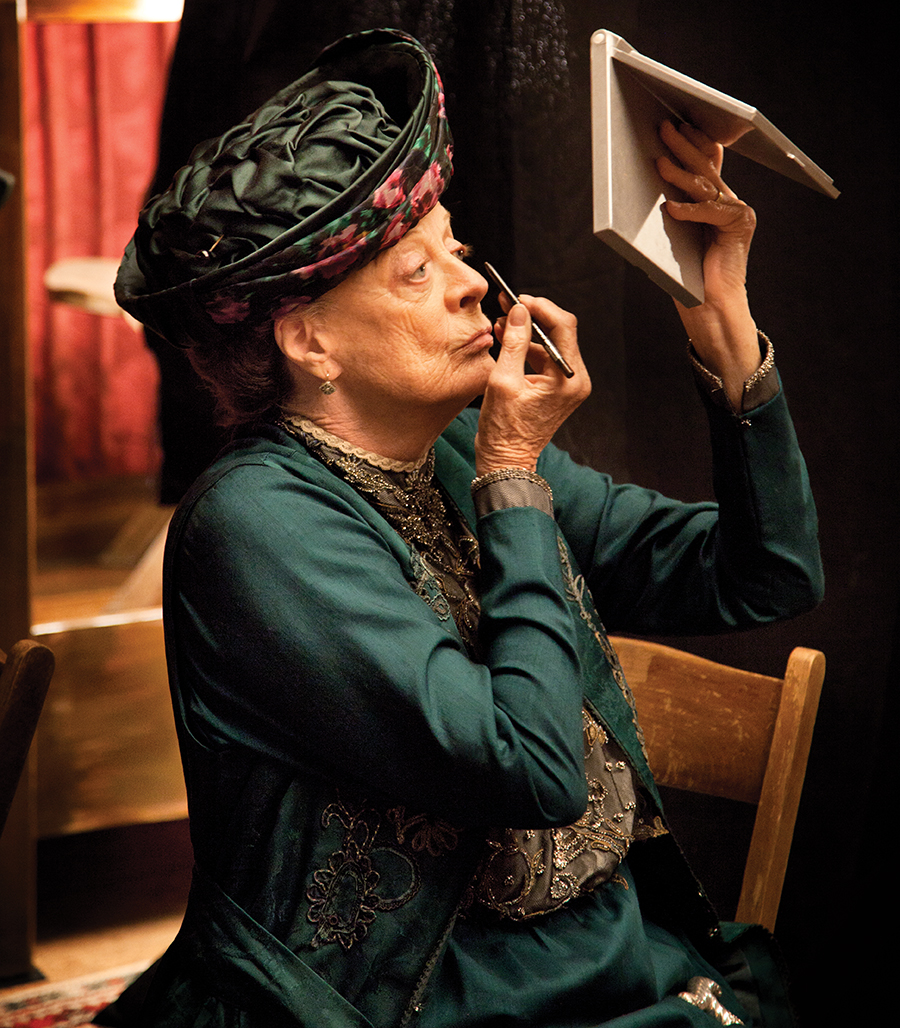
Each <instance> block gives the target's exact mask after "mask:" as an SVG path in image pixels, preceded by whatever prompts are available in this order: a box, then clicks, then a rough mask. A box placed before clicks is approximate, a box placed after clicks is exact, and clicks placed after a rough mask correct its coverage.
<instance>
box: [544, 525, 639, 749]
mask: <svg viewBox="0 0 900 1028" xmlns="http://www.w3.org/2000/svg"><path fill="white" fill-rule="evenodd" d="M556 543H557V546H558V547H559V559H560V562H561V563H562V571H563V579H564V580H565V583H566V595H567V596H568V597H569V599H570V600H572V602H573V603H575V604H577V606H578V611H579V613H580V614H581V620H582V621H584V622H585V624H586V625H587V626H588V628H590V630H591V632H592V633H593V636H594V639H595V640H596V641H597V644H598V645H599V646H600V649H601V650H603V655H604V656H605V657H606V662H607V663H608V664H609V667H610V670H611V671H612V676H613V679H614V680H615V683H616V685H617V686H618V687H619V691H620V692H621V693H622V695H623V696H624V697H625V700H626V702H627V703H628V706H629V707H630V708H631V723H632V724H633V725H634V730H635V732H636V733H637V738H638V742H639V743H640V744H641V752H642V753H643V754H644V759H645V760H646V759H647V745H646V742H645V740H644V732H643V730H642V728H641V726H640V723H639V722H638V716H637V707H636V706H635V704H634V694H633V693H632V691H631V687H630V686H629V685H628V682H626V681H625V672H624V671H623V670H622V665H621V664H620V663H619V658H618V656H617V655H616V651H615V650H614V649H613V647H612V643H610V641H609V639H608V638H607V637H606V632H605V630H604V628H603V625H602V624H600V622H599V621H596V622H595V620H594V614H592V613H591V611H592V610H595V607H594V602H593V600H592V599H591V593H590V590H589V589H588V587H587V583H586V582H585V580H584V575H577V576H576V575H575V574H574V573H573V571H572V562H571V560H570V559H569V551H568V548H567V547H566V544H565V542H564V541H563V539H562V537H561V536H559V535H558V536H557V537H556ZM585 596H586V597H587V602H585Z"/></svg>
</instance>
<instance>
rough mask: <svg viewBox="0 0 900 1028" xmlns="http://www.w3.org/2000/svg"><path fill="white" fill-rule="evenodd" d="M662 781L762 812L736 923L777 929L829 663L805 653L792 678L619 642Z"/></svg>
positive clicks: (800, 651)
mask: <svg viewBox="0 0 900 1028" xmlns="http://www.w3.org/2000/svg"><path fill="white" fill-rule="evenodd" d="M610 641H611V642H612V644H613V646H614V647H615V649H616V652H617V653H618V655H619V659H620V661H621V662H622V667H623V669H624V671H625V677H626V678H627V680H628V683H629V685H630V686H631V688H632V690H633V692H634V696H635V703H636V705H637V710H638V717H639V719H640V723H641V726H642V728H643V731H644V736H645V739H646V742H647V752H648V756H649V760H650V765H651V767H652V769H653V773H654V775H655V776H656V780H657V781H658V782H659V783H660V784H662V785H667V786H672V787H674V788H676V789H685V790H688V791H690V792H699V793H705V794H707V795H711V796H721V797H725V798H727V799H732V800H742V801H744V802H747V803H753V804H756V807H757V810H756V820H755V822H754V828H753V835H752V838H751V842H750V850H749V853H748V855H747V862H746V865H745V868H744V878H743V884H742V887H741V895H740V900H739V901H738V908H737V913H736V915H735V917H736V920H738V921H743V922H749V923H753V924H761V925H763V926H764V927H766V928H768V929H769V930H770V931H772V930H773V928H774V926H775V919H776V917H777V914H778V904H779V902H780V900H781V890H782V886H783V884H784V875H785V871H786V869H787V862H788V855H789V853H790V848H791V840H792V838H793V834H794V822H795V821H796V818H797V808H798V806H799V804H800V793H801V790H802V788H803V778H804V775H805V774H806V761H807V758H808V756H809V748H810V744H811V742H812V733H813V725H814V723H815V719H816V711H817V709H818V705H819V695H820V693H821V690H822V681H823V679H824V677H825V655H824V654H823V653H821V652H820V651H819V650H811V649H806V648H805V647H802V646H798V647H797V648H796V649H795V650H794V651H793V652H792V653H791V655H790V657H789V658H788V662H787V668H786V670H785V675H784V678H770V677H768V676H767V675H759V674H756V673H754V672H752V671H742V670H740V669H739V668H733V667H728V666H726V665H724V664H717V663H715V662H714V661H711V660H706V659H705V658H703V657H698V656H696V655H695V654H692V653H686V652H684V651H683V650H676V649H673V648H672V647H671V646H663V645H661V644H659V643H652V642H647V641H644V640H638V639H626V638H621V637H612V638H611V640H610Z"/></svg>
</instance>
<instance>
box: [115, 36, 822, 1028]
mask: <svg viewBox="0 0 900 1028" xmlns="http://www.w3.org/2000/svg"><path fill="white" fill-rule="evenodd" d="M661 132H662V138H663V140H664V141H665V143H666V144H667V146H668V148H669V150H670V152H671V155H672V156H671V157H668V158H663V159H661V160H660V162H659V170H660V172H661V174H662V175H663V176H664V178H665V179H666V180H667V181H669V182H670V183H671V184H673V185H674V186H676V187H678V188H680V189H681V190H682V191H683V193H684V195H685V197H686V200H685V202H680V203H675V202H669V203H668V211H669V214H670V215H671V216H672V217H673V218H680V219H685V220H692V221H697V222H702V223H704V224H705V225H707V226H709V236H710V240H711V241H710V245H709V250H708V253H707V255H706V261H705V276H706V293H707V300H706V302H705V303H704V305H703V306H701V307H698V308H695V309H693V310H682V311H681V312H680V313H681V316H682V318H683V320H684V323H685V325H686V327H687V330H688V333H689V335H690V338H691V340H692V343H693V350H692V360H693V362H694V364H695V370H696V373H697V377H698V380H699V382H700V384H701V392H703V393H704V396H705V397H706V400H707V407H708V410H709V418H710V423H711V428H712V438H713V452H714V460H715V469H716V476H715V480H716V489H717V495H718V504H712V503H702V504H692V505H687V504H682V503H678V502H674V501H670V500H666V499H664V498H663V497H661V496H659V495H657V494H655V493H652V492H648V491H646V490H643V489H640V488H637V487H634V486H616V485H613V484H611V483H610V481H609V480H608V479H607V478H606V477H605V476H603V475H601V474H599V473H597V472H595V471H592V470H589V469H586V468H582V467H578V466H576V465H575V464H574V463H573V462H572V461H571V460H570V459H569V458H568V457H567V456H566V455H565V454H564V453H561V452H559V451H558V450H557V449H555V448H554V447H553V446H552V445H550V439H551V437H552V436H553V434H554V432H555V430H556V429H557V428H558V427H559V426H560V424H561V423H562V422H563V421H564V419H565V418H566V417H567V415H568V414H569V413H570V412H571V411H572V410H573V409H574V408H575V407H576V406H577V405H578V404H579V403H580V402H581V401H582V400H583V399H584V398H585V397H586V396H587V394H588V392H589V389H590V386H589V382H588V378H587V375H586V373H585V370H584V366H583V364H582V362H581V359H580V357H579V353H578V346H577V339H576V324H575V319H574V318H573V317H572V316H571V315H570V314H567V313H565V312H564V311H562V310H560V309H559V308H558V307H556V306H555V305H554V304H553V303H551V302H550V301H549V300H546V299H541V298H536V297H523V298H522V299H521V302H519V303H517V304H515V305H513V306H512V307H509V308H508V310H507V314H506V317H505V318H503V319H501V320H500V321H499V322H498V324H497V325H496V326H495V327H494V331H495V332H496V336H497V339H498V340H499V342H500V344H501V348H500V353H499V357H498V358H497V359H496V360H495V359H494V357H493V356H492V354H491V347H492V343H493V342H494V338H493V332H492V326H491V324H490V322H489V321H488V319H487V318H486V317H485V315H484V314H483V313H482V311H481V306H480V304H481V301H482V299H483V298H484V296H485V293H486V291H487V285H486V282H485V280H484V279H483V278H482V277H481V275H480V274H478V273H477V272H476V271H475V270H474V269H473V268H472V267H471V266H470V265H469V264H467V263H466V256H467V248H466V246H465V245H464V244H463V243H462V242H460V241H458V240H457V239H456V238H455V236H454V233H453V228H452V225H451V221H450V217H449V215H448V213H447V211H446V210H445V209H444V208H443V207H442V206H441V204H440V203H439V197H440V195H441V192H442V190H443V189H444V186H445V185H446V183H447V181H448V178H449V176H450V157H451V145H450V136H449V132H448V129H447V124H446V120H445V115H444V110H443V103H442V95H441V87H440V82H439V79H438V77H437V73H436V71H435V69H434V67H433V65H432V63H431V61H430V59H429V58H428V56H427V54H426V53H425V52H424V51H423V50H422V49H421V48H420V47H419V46H418V45H417V44H416V43H415V41H413V40H412V39H409V38H408V37H406V36H403V35H402V34H400V33H396V32H391V31H378V32H374V33H364V34H362V35H360V36H355V37H348V38H347V39H344V40H341V41H339V42H338V43H337V44H335V45H334V46H333V47H331V48H330V49H329V50H327V51H325V53H324V54H323V55H322V56H321V57H320V59H319V61H318V62H317V64H316V65H315V67H314V68H313V69H312V70H311V71H310V72H309V73H308V74H307V75H306V76H304V77H303V78H302V79H300V80H299V81H298V82H296V83H295V84H294V85H292V86H291V87H289V88H288V89H286V90H284V91H282V92H281V93H279V94H278V95H277V96H276V97H274V98H273V99H272V100H271V101H270V102H269V103H268V104H266V105H265V106H264V107H263V108H261V109H260V110H259V111H258V112H257V113H256V114H255V115H254V116H253V117H252V118H250V119H249V120H248V121H247V122H245V123H244V124H242V125H239V126H237V127H236V128H234V129H233V130H231V131H230V132H229V133H227V134H226V135H225V136H223V137H222V138H221V139H218V140H216V141H214V142H212V143H208V144H205V145H204V146H203V147H201V148H198V150H197V151H195V153H194V155H193V156H192V160H191V163H190V164H189V165H188V166H187V167H185V168H183V169H182V170H181V171H180V172H179V173H178V175H177V176H176V178H175V180H174V182H173V184H172V186H171V187H170V189H169V190H168V191H167V192H166V193H164V194H162V195H161V196H158V197H157V198H155V199H154V200H153V201H152V202H151V203H150V204H149V205H148V207H147V208H146V209H145V210H144V212H143V213H142V215H141V220H140V225H139V228H138V230H137V233H136V235H135V237H134V240H133V242H132V244H131V245H130V246H129V249H128V251H127V253H126V256H125V259H124V262H123V265H122V269H121V272H120V276H119V280H118V283H117V291H118V296H119V298H120V302H121V303H122V305H123V306H124V307H125V308H126V309H127V310H129V311H131V312H132V313H133V314H134V315H135V316H137V317H138V318H140V319H142V320H143V321H145V322H146V323H147V324H148V325H150V326H151V327H153V328H154V329H156V330H157V331H159V332H161V333H162V334H163V335H165V336H166V337H167V338H168V339H169V340H170V341H171V342H173V343H176V344H178V345H181V346H185V347H187V348H188V352H189V355H190V357H191V360H192V361H193V363H194V365H195V366H196V367H197V368H198V370H199V371H200V372H201V373H202V374H203V375H204V376H205V378H206V379H207V380H208V381H209V382H210V384H211V386H212V388H213V389H214V390H215V393H216V396H217V398H218V401H219V404H220V408H221V410H222V412H223V415H224V417H225V418H226V419H228V421H229V422H230V423H231V424H232V425H235V426H239V427H240V428H241V431H240V433H238V438H237V440H236V441H235V442H234V444H233V445H232V446H231V447H230V448H228V449H227V450H226V451H225V452H223V453H222V454H221V455H220V457H219V458H218V459H217V460H216V462H215V463H214V464H213V465H212V467H210V468H209V470H208V471H207V472H206V473H205V474H204V475H203V476H202V477H201V478H200V480H199V481H198V482H197V483H196V484H195V486H194V487H193V488H192V490H191V491H190V492H189V494H188V495H187V496H186V498H185V500H184V501H183V503H182V505H181V506H180V508H179V510H178V512H177V514H176V516H175V518H174V520H173V523H172V528H171V532H170V541H169V547H168V552H167V558H166V560H167V564H166V601H165V605H166V606H165V610H166V613H165V617H166V635H167V647H168V658H169V670H170V677H171V684H172V692H173V697H174V704H175V712H176V720H177V725H178V732H179V738H180V743H181V748H182V755H183V761H184V768H185V776H186V780H187V789H188V797H189V802H190V813H191V832H192V838H193V844H194V850H195V855H196V863H197V869H196V874H195V879H194V884H193V888H192V893H191V898H190V902H189V907H188V911H187V914H186V917H185V922H184V927H183V929H182V931H181V933H180V934H179V936H178V938H177V939H176V941H175V942H174V943H173V945H172V947H171V949H170V950H169V951H168V952H167V954H166V955H165V956H164V958H163V959H162V961H161V962H160V964H159V966H158V968H157V970H156V973H155V976H154V979H153V982H152V985H151V987H150V990H149V994H148V996H147V999H146V1002H145V1003H144V1007H143V1013H142V1015H141V1018H142V1020H141V1023H143V1024H148V1025H154V1026H173V1028H174V1026H178V1028H184V1026H191V1025H196V1026H198V1028H199V1026H201V1025H203V1026H207V1025H221V1026H224V1025H240V1026H245V1028H250V1026H259V1028H277V1026H287V1025H294V1026H296V1025H300V1026H311V1028H312V1026H314V1028H344V1026H364V1025H374V1026H380V1028H396V1026H398V1025H407V1024H410V1025H418V1026H421V1028H475V1026H485V1028H486V1026H498V1025H529V1026H542V1028H562V1026H572V1025H584V1026H596V1025H610V1026H616V1028H637V1026H650V1025H653V1026H663V1025H665V1026H674V1025H697V1026H702V1025H707V1026H708V1025H712V1024H715V1023H717V1022H718V1023H721V1024H739V1023H745V1024H750V1023H753V1024H763V1023H765V1024H769V1025H772V1024H782V1023H785V1021H783V1020H780V1018H781V1017H783V1016H786V1015H784V1014H783V1012H782V1013H778V1010H777V1004H775V1006H774V1007H773V1008H772V1010H769V1009H768V1006H767V1003H768V1001H767V1000H766V999H765V996H764V995H763V992H765V994H769V993H771V991H772V989H773V988H774V986H773V984H772V982H770V981H768V980H767V981H766V984H765V990H761V989H758V988H755V987H754V986H755V985H758V983H759V975H758V974H757V976H756V977H754V976H753V975H752V974H751V973H750V972H749V970H748V965H747V962H746V961H745V960H744V959H743V957H742V952H743V951H742V950H741V949H740V947H739V945H738V946H736V945H735V944H734V943H733V942H726V940H725V938H724V937H723V934H722V933H721V932H720V930H719V927H718V925H717V920H716V917H715V915H714V914H713V913H712V911H711V909H710V908H709V905H708V903H707V902H706V900H705V899H704V897H703V895H702V893H701V892H700V891H698V886H697V884H696V882H695V880H694V879H693V878H692V876H691V873H690V871H689V870H688V869H687V867H686V865H685V863H684V860H683V858H682V856H681V854H680V851H679V849H678V847H677V846H676V845H675V843H674V842H673V840H672V837H671V835H670V834H669V833H668V831H667V828H666V822H665V817H664V815H663V812H662V810H661V807H660V802H659V797H658V794H657V790H656V787H655V785H654V782H653V778H652V775H651V774H650V771H649V769H648V767H647V763H646V759H645V756H644V752H643V747H642V741H641V732H640V728H639V726H638V724H637V721H636V718H635V712H634V707H633V703H632V699H631V695H630V692H629V690H628V686H627V684H626V682H625V680H624V678H623V675H622V672H621V669H620V667H619V665H618V662H617V660H616V656H615V653H614V652H613V650H612V648H611V646H610V644H609V642H608V641H607V637H606V634H605V630H604V627H603V624H602V623H601V621H602V622H606V623H607V624H609V625H610V626H611V627H613V626H614V627H615V629H616V630H625V631H632V632H655V633H662V632H688V631H690V632H701V631H716V630H721V629H723V628H730V627H734V626H745V625H751V624H756V623H760V622H765V621H769V620H772V619H775V618H780V617H785V616H788V615H791V614H794V613H797V612H800V611H802V610H805V609H807V608H809V607H810V606H812V605H813V604H814V603H815V602H816V600H817V598H818V595H819V589H820V571H819V564H818V551H817V545H816V533H815V513H814V509H813V504H812V500H811V498H810V496H809V492H808V488H807V483H806V478H805V473H804V469H803V463H802V459H801V457H800V455H799V452H798V450H797V445H796V441H795V438H794V435H793V432H792V428H791V425H790V421H789V418H788V415H787V411H786V408H785V404H784V399H783V396H782V395H781V392H780V389H779V384H778V380H777V376H776V375H775V373H774V371H773V367H772V356H771V347H770V346H769V345H768V342H767V341H766V340H765V337H760V336H759V335H758V333H757V330H756V327H755V325H754V322H753V320H752V318H751V316H750V312H749V309H748V307H747V302H746V297H745V293H744V269H745V262H746V257H747V251H748V247H749V243H750V237H751V235H752V232H753V215H752V212H751V211H750V210H749V209H748V208H747V207H746V206H745V205H743V204H742V203H741V202H740V201H739V200H738V199H737V198H736V197H735V196H734V195H733V194H732V193H731V191H730V190H729V189H728V187H727V186H726V185H725V183H724V182H723V181H722V179H721V177H720V168H721V159H722V151H721V148H720V147H719V146H718V145H717V144H715V143H712V142H711V141H710V140H709V139H707V138H706V137H705V136H703V135H702V134H700V133H699V132H696V131H694V130H692V129H690V128H689V127H684V128H682V129H681V130H679V131H676V129H675V128H673V127H672V126H671V125H664V126H663V127H662V129H661ZM532 316H534V317H535V318H537V319H538V320H539V321H540V323H541V324H542V325H543V327H544V328H545V329H546V331H547V332H548V333H549V334H550V336H551V337H552V339H553V341H554V342H555V344H556V346H557V347H558V348H559V350H560V351H561V352H562V354H563V356H564V357H565V359H566V360H567V361H568V362H569V364H570V365H571V366H572V368H573V369H574V372H575V373H574V375H573V376H572V377H571V378H569V377H566V376H565V375H564V374H563V373H562V371H560V370H559V368H558V366H557V365H556V364H555V363H553V362H552V361H551V360H549V359H548V357H547V355H546V354H545V353H544V351H543V350H542V349H540V348H539V347H536V346H534V345H533V344H532V342H531V318H532ZM761 338H762V340H763V342H762V344H761V343H760V339H761ZM479 396H483V403H482V405H481V409H480V412H479V411H476V410H474V409H467V407H468V405H469V404H471V402H472V401H473V400H475V399H476V398H477V397H479ZM751 412H752V413H751ZM739 942H740V940H739ZM760 996H762V999H761V998H760ZM773 1011H774V1013H773ZM767 1018H769V1019H767ZM772 1018H774V1019H772Z"/></svg>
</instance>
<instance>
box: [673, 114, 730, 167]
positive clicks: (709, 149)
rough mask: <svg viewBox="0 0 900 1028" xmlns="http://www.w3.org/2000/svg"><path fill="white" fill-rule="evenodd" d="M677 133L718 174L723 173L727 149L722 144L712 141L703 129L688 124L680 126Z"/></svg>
mask: <svg viewBox="0 0 900 1028" xmlns="http://www.w3.org/2000/svg"><path fill="white" fill-rule="evenodd" d="M675 131H676V134H677V135H680V136H681V137H682V138H683V139H686V140H687V141H688V142H689V143H690V144H691V145H692V146H693V147H694V149H695V150H697V152H698V154H701V155H702V157H703V158H705V159H706V160H707V161H709V162H710V163H711V164H712V165H713V167H714V168H715V170H716V172H717V173H718V172H721V170H722V161H723V159H724V156H725V148H724V147H723V146H722V145H721V144H720V143H718V142H717V141H716V140H714V139H711V138H710V137H709V136H708V135H707V134H706V133H705V132H703V131H702V130H701V129H698V128H695V127H694V126H693V125H689V124H688V123H687V122H683V123H682V124H680V125H679V126H678V128H677V129H676V130H675ZM691 156H693V155H691Z"/></svg>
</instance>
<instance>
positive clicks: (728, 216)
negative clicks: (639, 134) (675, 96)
mask: <svg viewBox="0 0 900 1028" xmlns="http://www.w3.org/2000/svg"><path fill="white" fill-rule="evenodd" d="M659 134H660V138H661V139H662V141H663V142H664V143H665V145H666V146H667V147H668V149H669V151H670V153H671V156H668V155H666V156H662V157H659V158H658V159H657V162H656V165H657V169H658V170H659V173H660V175H661V176H662V177H663V178H664V179H665V180H666V182H669V183H670V184H671V185H673V186H676V187H677V188H678V189H679V190H681V192H682V193H684V194H685V196H686V197H687V200H686V201H679V200H667V201H666V204H665V206H666V210H667V212H668V213H669V214H670V215H671V216H672V217H673V218H675V219H676V220H678V221H692V222H696V223H699V224H702V225H705V226H707V236H708V244H707V249H706V253H705V255H704V259H703V286H704V292H705V300H704V302H703V303H702V304H700V305H699V306H697V307H685V306H684V305H682V304H680V303H678V302H677V301H676V306H677V308H678V313H679V314H680V316H681V320H682V322H683V323H684V326H685V328H686V329H687V332H688V335H689V336H690V338H691V341H692V343H693V345H694V348H695V349H696V351H697V353H698V355H699V357H700V359H701V360H702V361H703V363H704V364H706V366H707V367H708V368H709V369H710V370H711V371H714V372H715V373H716V374H717V375H719V376H720V377H721V378H722V379H723V382H724V383H725V388H726V392H727V393H728V395H729V398H730V399H731V400H732V403H734V404H735V406H736V407H739V404H740V397H741V393H742V390H743V383H744V381H746V379H748V378H749V377H750V376H751V375H752V374H753V372H754V371H756V369H757V368H758V367H759V363H760V352H759V342H758V338H757V334H756V325H755V323H754V321H753V317H752V315H751V314H750V307H749V304H748V302H747V291H746V276H747V257H748V255H749V253H750V242H751V240H752V239H753V232H754V229H755V228H756V215H755V214H754V212H753V210H752V208H750V207H748V206H747V204H745V203H744V202H743V201H742V200H740V199H738V197H737V196H736V195H735V194H734V192H733V191H732V190H731V189H730V188H729V187H728V185H727V184H726V183H725V181H724V180H723V178H722V159H723V156H724V148H723V146H722V144H721V143H717V142H715V141H713V140H712V139H710V138H709V137H708V136H707V135H705V134H704V133H703V132H701V131H700V130H699V129H696V128H694V127H693V126H691V125H686V124H682V125H681V126H679V128H675V126H674V125H673V124H672V123H671V122H669V121H664V122H663V124H662V125H661V127H660V133H659Z"/></svg>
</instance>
